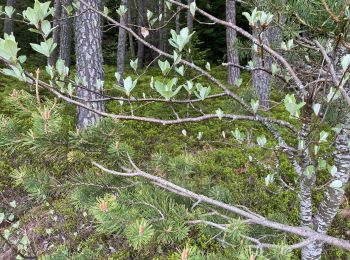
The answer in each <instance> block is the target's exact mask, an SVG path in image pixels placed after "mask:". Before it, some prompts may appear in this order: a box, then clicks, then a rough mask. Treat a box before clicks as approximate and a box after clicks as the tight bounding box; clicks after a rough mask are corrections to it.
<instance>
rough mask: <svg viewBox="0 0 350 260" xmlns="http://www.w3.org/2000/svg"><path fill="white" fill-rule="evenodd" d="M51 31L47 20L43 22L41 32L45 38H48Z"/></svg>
mask: <svg viewBox="0 0 350 260" xmlns="http://www.w3.org/2000/svg"><path fill="white" fill-rule="evenodd" d="M52 30H53V29H51V23H50V22H49V21H48V20H44V21H43V22H42V23H41V31H42V32H43V34H44V36H45V37H47V36H49V34H50V33H51V32H52Z"/></svg>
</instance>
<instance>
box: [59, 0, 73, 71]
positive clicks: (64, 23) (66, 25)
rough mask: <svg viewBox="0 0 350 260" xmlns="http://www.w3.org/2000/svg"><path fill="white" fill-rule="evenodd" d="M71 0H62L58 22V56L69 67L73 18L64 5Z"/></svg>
mask: <svg viewBox="0 0 350 260" xmlns="http://www.w3.org/2000/svg"><path fill="white" fill-rule="evenodd" d="M72 1H73V0H62V5H63V6H62V10H61V19H62V20H61V22H60V28H61V30H60V58H61V59H62V60H64V63H65V65H66V66H67V67H70V64H71V52H72V41H73V21H74V19H73V18H72V17H69V16H68V13H67V11H66V9H65V7H67V6H69V5H71V4H72Z"/></svg>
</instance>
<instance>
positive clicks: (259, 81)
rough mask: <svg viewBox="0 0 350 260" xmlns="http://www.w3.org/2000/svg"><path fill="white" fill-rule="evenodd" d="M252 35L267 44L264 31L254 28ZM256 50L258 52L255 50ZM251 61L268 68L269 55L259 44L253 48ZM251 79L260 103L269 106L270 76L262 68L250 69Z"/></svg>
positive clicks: (258, 66) (260, 66)
mask: <svg viewBox="0 0 350 260" xmlns="http://www.w3.org/2000/svg"><path fill="white" fill-rule="evenodd" d="M253 36H254V37H255V38H257V39H259V40H260V41H261V42H262V43H264V44H266V45H268V44H269V40H268V33H267V32H266V31H265V32H263V33H260V30H258V29H256V28H254V29H253ZM256 50H257V51H258V52H256ZM253 62H254V67H255V68H265V69H270V64H271V62H270V57H269V56H268V54H267V53H266V52H264V51H263V49H262V48H260V47H259V46H256V47H255V50H253ZM252 81H253V86H254V89H255V91H256V93H257V95H258V97H259V101H260V105H261V106H262V107H264V108H269V100H270V91H271V76H270V74H268V73H267V72H265V71H263V70H254V71H252Z"/></svg>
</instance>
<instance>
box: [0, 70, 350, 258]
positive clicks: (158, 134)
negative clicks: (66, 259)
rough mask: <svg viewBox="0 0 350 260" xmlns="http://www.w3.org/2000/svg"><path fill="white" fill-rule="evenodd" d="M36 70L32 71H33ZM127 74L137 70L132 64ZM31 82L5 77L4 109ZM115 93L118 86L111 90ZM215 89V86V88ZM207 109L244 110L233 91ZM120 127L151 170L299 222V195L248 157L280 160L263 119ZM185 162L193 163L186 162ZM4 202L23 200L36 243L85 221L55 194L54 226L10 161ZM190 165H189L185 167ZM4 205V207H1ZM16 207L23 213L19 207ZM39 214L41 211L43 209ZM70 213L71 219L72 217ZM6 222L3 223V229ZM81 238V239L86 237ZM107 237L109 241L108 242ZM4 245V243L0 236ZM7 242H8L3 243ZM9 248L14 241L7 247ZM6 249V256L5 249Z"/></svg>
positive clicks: (288, 172) (161, 107) (1, 188)
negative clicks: (268, 181)
mask: <svg viewBox="0 0 350 260" xmlns="http://www.w3.org/2000/svg"><path fill="white" fill-rule="evenodd" d="M105 70H106V79H105V86H106V88H107V89H110V88H109V87H108V85H109V84H113V82H114V80H115V79H114V67H106V69H105ZM212 70H213V74H214V75H215V76H216V77H217V78H219V79H220V80H221V81H222V82H224V81H225V79H226V73H225V72H224V71H223V70H222V69H221V68H219V69H217V68H213V69H212ZM33 71H34V70H33ZM128 73H131V72H130V71H129V72H128ZM147 75H150V76H144V77H142V79H141V80H140V81H139V83H138V85H139V86H140V87H138V88H137V90H136V92H135V96H138V97H142V93H143V92H147V90H148V89H149V81H150V78H151V75H153V76H154V77H155V78H158V77H159V78H160V77H161V75H160V74H159V71H158V70H156V69H153V68H152V69H151V71H150V72H149V73H147ZM243 80H244V81H243V84H242V86H241V87H239V88H234V87H232V88H233V91H235V92H236V93H239V94H240V95H241V96H242V97H243V98H244V99H245V100H246V101H247V102H248V103H249V102H250V100H251V99H254V98H255V96H254V91H253V90H252V88H251V86H250V82H249V81H250V77H249V75H245V74H243ZM202 84H203V85H204V86H206V85H208V84H209V82H208V81H207V80H203V81H202ZM15 88H16V89H18V88H20V89H25V90H26V91H29V92H32V93H33V91H34V89H32V88H31V87H28V86H24V85H23V84H18V82H17V81H16V80H14V79H10V78H4V77H1V78H0V113H2V114H9V113H11V111H8V110H7V108H6V105H5V104H4V103H3V102H2V101H1V99H2V98H1V97H4V96H6V95H10V94H11V93H12V91H13V89H15ZM107 91H109V93H114V94H115V91H114V90H107ZM213 93H215V90H214V91H213ZM278 95H279V93H278V92H274V93H273V97H278ZM174 107H175V109H176V110H177V111H178V113H179V114H180V115H186V114H187V113H190V114H191V115H196V112H193V111H191V110H190V109H189V107H187V106H182V105H174ZM107 108H108V110H109V111H110V112H116V113H123V112H126V113H127V111H129V107H128V104H126V103H124V104H123V105H122V106H121V105H120V103H119V102H117V101H116V102H110V103H108V104H107ZM198 108H200V109H202V110H203V111H204V112H205V113H215V110H217V109H218V108H221V109H222V110H223V111H224V112H225V113H235V114H240V113H244V112H243V111H242V109H241V108H240V107H239V106H238V105H237V104H236V103H235V102H233V101H230V100H229V99H228V98H220V99H215V100H208V101H205V102H204V103H203V104H201V105H198ZM67 113H68V114H71V115H74V113H75V110H74V109H73V108H72V107H71V106H67ZM135 113H137V114H138V115H143V116H156V117H160V118H162V117H163V118H168V117H171V118H173V117H174V114H173V112H172V109H171V107H170V106H169V105H167V104H148V105H145V106H142V107H140V108H138V109H137V110H135ZM273 113H274V116H275V117H276V118H280V119H285V118H287V117H288V114H287V113H285V112H284V108H283V104H277V105H276V106H274V108H273ZM121 124H122V127H121V129H120V132H119V133H118V134H119V135H120V138H121V140H122V141H123V142H124V143H126V144H128V145H130V146H131V147H132V148H133V150H134V155H133V159H134V161H135V162H136V163H137V165H138V166H139V167H140V168H141V169H144V170H148V169H151V168H152V167H151V166H152V165H154V164H157V163H165V164H166V167H165V168H167V169H169V171H170V172H174V171H175V172H176V171H178V172H182V171H183V172H185V173H184V175H183V176H174V175H171V174H169V175H167V174H166V173H164V174H165V176H163V177H164V178H167V179H171V180H172V181H174V182H179V183H181V184H183V185H186V181H188V186H187V187H188V188H190V189H192V190H194V191H195V192H199V193H206V195H209V196H211V197H213V198H216V199H219V200H222V201H225V202H227V203H231V204H235V205H242V206H244V207H247V208H249V209H250V210H252V211H254V212H257V213H259V214H262V215H263V216H265V217H267V218H269V219H272V220H276V221H279V222H282V223H288V224H290V225H298V224H299V209H298V208H299V205H298V200H297V197H296V195H295V194H294V193H293V192H290V191H288V190H285V189H281V188H279V187H278V185H271V186H268V187H267V186H266V185H265V177H266V175H267V172H266V169H265V168H264V167H261V166H259V165H257V164H255V163H254V162H251V161H249V159H248V157H249V156H252V157H254V158H257V159H259V161H262V162H264V163H266V164H270V165H274V164H275V160H276V159H277V158H276V157H275V155H274V154H273V153H272V152H269V151H266V153H261V150H260V149H257V148H256V146H254V145H252V144H253V143H254V142H256V137H257V136H258V135H261V134H263V133H265V134H266V135H267V136H268V134H267V132H266V131H265V129H264V128H263V127H262V126H259V125H257V124H253V123H250V122H237V121H235V122H230V121H224V120H222V121H220V120H212V121H205V122H202V123H191V124H183V125H173V126H163V125H155V124H151V123H143V122H135V121H127V122H122V123H121ZM235 129H239V130H240V131H241V132H243V133H245V135H246V136H247V141H246V142H244V143H239V142H237V141H236V140H235V138H234V137H233V136H232V133H231V131H235ZM199 132H202V133H203V137H202V138H201V140H198V133H199ZM279 160H280V167H281V169H280V170H281V171H283V172H284V176H285V180H286V181H288V182H290V183H291V184H292V185H295V187H297V181H296V177H295V173H294V172H293V170H292V166H291V165H290V163H289V162H288V160H287V158H284V157H283V156H282V157H281V158H279ZM183 161H186V162H187V163H186V164H184V163H183ZM0 164H1V165H0V168H1V173H0V178H1V179H0V194H1V196H3V198H1V199H0V209H1V208H6V207H9V203H10V202H11V201H13V200H16V201H17V204H18V205H19V207H18V208H19V210H20V211H21V213H20V214H19V215H21V220H22V221H24V222H25V221H26V223H27V232H30V231H32V233H33V230H35V232H34V233H35V234H36V235H34V234H32V237H34V240H35V241H36V243H37V245H38V247H41V248H42V249H43V248H49V247H50V246H51V245H52V244H60V243H61V242H62V241H66V240H67V239H68V240H69V239H71V240H74V235H72V234H69V232H70V229H73V230H74V227H75V226H76V225H77V223H79V221H81V217H79V216H78V215H77V212H76V211H75V210H74V208H68V209H64V207H63V205H65V202H64V200H62V198H57V201H55V202H54V203H53V204H54V205H55V207H56V208H58V209H60V210H62V211H63V212H61V213H60V216H61V217H60V218H59V219H58V221H57V224H56V226H52V223H51V224H50V223H49V215H50V213H49V212H47V211H46V210H45V205H37V204H36V203H35V202H33V201H31V200H30V198H29V197H27V196H26V195H25V193H24V192H23V191H21V190H20V189H18V188H17V187H16V186H15V185H14V182H13V180H12V179H11V178H10V177H8V174H9V173H8V172H6V169H8V168H7V167H8V166H7V165H6V162H4V161H1V162H0ZM188 165H190V169H189V170H188V169H185V170H184V168H186V167H188ZM0 212H1V210H0ZM17 214H18V212H17ZM39 214H41V215H40V218H38V217H37V216H39ZM67 218H69V220H68V219H67ZM335 223H337V224H335V225H334V227H333V229H332V231H331V232H332V233H333V234H339V233H340V234H341V233H342V231H341V230H342V229H343V228H346V227H349V226H350V221H348V220H346V219H338V220H337V221H335ZM4 228H5V226H0V232H1V231H2V230H4ZM51 228H52V229H53V228H55V229H61V230H62V232H61V234H60V236H57V237H52V236H50V234H45V231H43V230H47V229H51ZM84 232H85V234H84V235H82V234H79V235H78V237H77V238H76V240H77V241H75V242H74V244H79V241H78V240H79V238H80V239H81V238H83V237H86V236H89V234H91V233H92V232H93V224H91V222H89V224H88V225H87V226H86V228H85V229H84ZM93 236H94V239H96V240H98V241H100V240H101V239H102V240H103V239H104V238H103V237H97V238H96V236H97V235H93ZM348 239H349V237H348ZM81 242H83V241H81ZM104 243H106V241H104ZM0 245H1V243H0ZM4 248H5V247H4ZM6 248H7V249H8V250H9V247H6ZM8 250H7V251H6V252H1V250H0V259H5V258H6V257H5V255H4V254H9V251H8ZM1 253H2V254H3V255H1Z"/></svg>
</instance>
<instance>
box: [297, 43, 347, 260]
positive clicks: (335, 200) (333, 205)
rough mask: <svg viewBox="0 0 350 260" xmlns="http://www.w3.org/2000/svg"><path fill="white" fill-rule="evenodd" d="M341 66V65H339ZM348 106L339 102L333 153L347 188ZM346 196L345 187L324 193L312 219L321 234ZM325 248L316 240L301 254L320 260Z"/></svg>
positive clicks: (337, 176)
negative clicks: (338, 127)
mask: <svg viewBox="0 0 350 260" xmlns="http://www.w3.org/2000/svg"><path fill="white" fill-rule="evenodd" d="M344 54H348V51H347V50H346V49H345V48H340V50H339V51H338V52H337V55H336V57H335V59H336V60H337V59H339V58H340V57H343V56H344ZM339 67H340V66H339ZM337 71H339V72H340V73H339V74H340V75H338V76H339V78H340V77H341V74H342V72H341V71H342V69H341V68H338V70H337ZM344 88H345V90H346V91H347V93H348V95H349V94H350V84H349V83H347V84H345V86H344ZM347 108H348V107H347V106H346V105H344V106H343V104H341V102H340V103H339V115H341V120H340V123H341V125H342V127H343V128H342V130H341V131H340V133H339V134H338V136H337V138H336V142H335V151H334V153H333V161H334V165H335V166H336V167H337V172H336V173H335V174H334V176H333V180H339V181H341V183H342V188H345V187H346V185H347V183H348V182H349V175H350V148H349V145H348V143H349V140H350V115H349V113H348V110H347ZM343 198H344V191H343V189H335V188H332V187H328V188H327V190H326V191H325V193H324V195H323V200H322V202H321V203H320V204H319V206H318V209H317V213H316V214H315V216H314V218H313V219H312V224H313V225H312V226H313V229H314V230H315V231H317V232H319V233H321V234H326V233H327V231H328V229H329V227H330V226H331V224H332V221H333V220H334V217H335V215H336V214H337V212H338V210H339V207H340V205H341V203H342V201H343ZM322 250H323V243H322V242H318V241H316V242H314V243H311V244H309V245H307V246H306V247H304V248H303V249H302V252H301V255H302V260H318V259H321V255H322Z"/></svg>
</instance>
